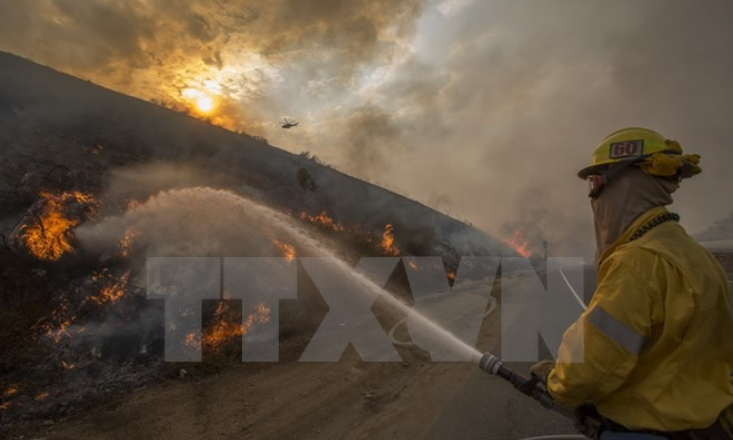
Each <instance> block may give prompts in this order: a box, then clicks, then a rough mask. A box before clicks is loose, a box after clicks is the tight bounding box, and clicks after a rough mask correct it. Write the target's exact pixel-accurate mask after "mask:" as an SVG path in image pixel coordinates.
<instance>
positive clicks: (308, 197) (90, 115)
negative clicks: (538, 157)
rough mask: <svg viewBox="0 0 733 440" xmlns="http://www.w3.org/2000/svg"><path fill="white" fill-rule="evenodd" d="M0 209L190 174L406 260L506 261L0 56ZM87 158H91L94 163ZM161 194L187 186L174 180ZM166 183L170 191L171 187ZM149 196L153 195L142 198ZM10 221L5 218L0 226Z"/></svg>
mask: <svg viewBox="0 0 733 440" xmlns="http://www.w3.org/2000/svg"><path fill="white" fill-rule="evenodd" d="M0 145H1V148H0V168H1V169H2V173H1V175H0V176H1V177H0V206H1V207H2V220H4V221H5V222H6V224H7V222H9V221H10V222H12V218H13V216H14V215H17V214H18V213H19V212H23V210H24V209H27V208H28V206H29V205H30V204H31V203H32V202H33V201H34V200H35V199H36V198H37V194H38V192H39V190H40V189H41V187H42V186H43V180H44V179H45V178H47V177H48V174H49V173H51V174H52V177H56V178H57V180H65V181H66V183H71V182H70V180H73V181H74V182H73V183H74V184H76V185H77V186H79V185H83V186H87V187H89V188H90V189H103V188H109V186H110V171H111V170H114V169H119V168H121V167H126V166H128V167H129V166H131V165H139V164H145V163H167V164H175V166H178V167H183V166H189V167H192V168H194V169H196V170H197V172H198V173H197V176H196V179H193V180H195V183H196V184H199V185H201V184H208V185H211V186H217V187H226V188H230V189H231V188H233V187H237V188H238V192H240V193H243V194H246V195H248V196H249V197H252V198H255V199H257V200H259V201H262V202H264V203H265V204H267V205H269V206H272V207H274V208H276V209H278V210H280V211H283V212H289V213H292V214H294V215H296V216H297V215H299V214H300V213H302V212H306V213H308V214H309V215H311V216H317V215H318V214H320V213H321V212H323V211H326V212H327V213H328V215H329V216H330V217H332V218H333V219H334V220H335V221H337V222H339V223H342V224H345V225H346V224H348V225H359V226H360V227H363V228H367V229H380V230H381V229H382V228H384V226H385V225H386V224H391V225H393V227H394V232H395V235H396V241H397V244H398V245H399V246H401V248H402V249H403V251H404V252H405V253H407V254H416V255H444V256H446V257H449V258H451V259H455V257H456V256H457V255H471V254H496V253H505V254H513V252H512V251H511V250H509V249H508V248H506V246H504V245H503V244H501V242H499V241H498V240H494V239H492V238H491V237H488V236H487V235H485V234H483V233H481V232H479V231H477V230H475V229H473V228H471V227H470V226H467V225H465V224H463V223H462V222H459V221H456V220H454V219H452V218H450V217H447V216H445V215H442V214H441V213H439V212H436V211H434V210H432V209H430V208H428V207H426V206H424V205H421V204H419V203H416V202H414V201H412V200H409V199H407V198H405V197H402V196H400V195H398V194H395V193H393V192H390V191H388V190H385V189H383V188H380V187H377V186H374V185H371V184H369V183H367V182H364V181H361V180H358V179H355V178H353V177H350V176H348V175H345V174H343V173H341V172H339V171H337V170H335V169H333V168H329V167H327V166H323V165H320V164H318V163H315V162H314V161H313V160H310V159H309V157H308V156H305V155H294V154H291V153H288V152H286V151H283V150H281V149H278V148H275V147H272V146H270V145H267V144H265V143H263V142H260V141H258V140H256V139H253V138H251V137H248V136H243V135H239V134H236V133H232V132H229V131H227V130H224V129H221V128H218V127H214V126H211V125H208V124H207V123H205V122H202V121H198V120H195V119H193V118H190V117H188V116H186V115H182V114H178V113H175V112H172V111H170V110H167V109H163V108H160V107H157V106H155V105H152V104H150V103H147V102H144V101H141V100H138V99H135V98H131V97H128V96H124V95H120V94H118V93H115V92H112V91H109V90H106V89H104V88H101V87H98V86H96V85H93V84H91V83H88V82H86V81H83V80H79V79H77V78H73V77H71V76H68V75H64V74H61V73H58V72H56V71H53V70H52V69H49V68H46V67H42V66H39V65H36V64H33V63H31V62H29V61H26V60H24V59H21V58H18V57H16V56H13V55H10V54H0ZM95 153H96V154H95ZM160 180H165V179H162V178H161V179H158V182H156V183H157V184H158V185H159V186H161V187H162V188H160V189H166V188H165V187H173V186H185V185H186V184H190V182H186V181H185V180H186V179H185V178H183V177H180V176H176V177H175V178H171V179H168V181H165V182H161V181H160ZM171 180H174V181H175V182H171ZM148 192H152V191H148ZM9 217H10V218H9Z"/></svg>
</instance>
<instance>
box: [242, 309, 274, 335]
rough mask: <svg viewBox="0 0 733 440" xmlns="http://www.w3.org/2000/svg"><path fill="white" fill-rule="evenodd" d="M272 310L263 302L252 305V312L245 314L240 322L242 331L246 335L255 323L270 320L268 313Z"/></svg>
mask: <svg viewBox="0 0 733 440" xmlns="http://www.w3.org/2000/svg"><path fill="white" fill-rule="evenodd" d="M271 313H272V311H271V310H270V308H269V307H267V306H266V305H265V304H264V303H259V304H257V305H256V306H255V307H254V312H253V313H250V314H249V316H247V319H246V320H245V321H244V322H243V323H242V331H243V333H244V334H245V335H246V334H247V333H249V330H250V329H251V328H252V326H253V325H255V324H267V323H268V322H270V319H271V318H270V314H271Z"/></svg>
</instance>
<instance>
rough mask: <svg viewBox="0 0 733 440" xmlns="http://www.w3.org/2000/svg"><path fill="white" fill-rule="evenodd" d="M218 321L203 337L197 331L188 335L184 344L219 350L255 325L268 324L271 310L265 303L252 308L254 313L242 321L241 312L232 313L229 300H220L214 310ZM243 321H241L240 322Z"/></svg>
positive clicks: (206, 330) (210, 326)
mask: <svg viewBox="0 0 733 440" xmlns="http://www.w3.org/2000/svg"><path fill="white" fill-rule="evenodd" d="M214 317H215V319H216V321H215V322H214V323H213V324H212V325H209V326H207V327H206V329H205V330H204V332H203V337H201V336H200V335H197V334H195V333H190V334H188V335H186V338H185V340H184V344H186V345H187V346H189V347H197V346H198V345H199V344H202V345H203V347H205V348H206V349H207V350H217V349H220V348H221V347H223V346H224V345H226V344H227V342H229V341H231V340H232V339H235V338H241V337H242V336H243V335H246V334H247V333H248V332H249V331H250V330H251V329H252V327H253V326H255V325H257V324H260V325H261V324H267V323H268V322H270V320H271V310H270V308H269V307H267V306H266V305H265V304H264V303H259V304H257V305H256V306H254V307H253V308H252V313H249V314H248V315H247V318H246V319H244V320H243V322H241V321H242V315H241V314H240V313H232V312H231V310H230V309H229V302H228V301H220V302H219V304H218V305H217V307H216V310H215V311H214ZM240 322H241V323H240Z"/></svg>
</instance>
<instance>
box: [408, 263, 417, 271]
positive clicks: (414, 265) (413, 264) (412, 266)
mask: <svg viewBox="0 0 733 440" xmlns="http://www.w3.org/2000/svg"><path fill="white" fill-rule="evenodd" d="M407 265H408V266H410V268H411V269H413V270H420V266H418V265H417V263H415V262H414V261H410V262H409V263H407Z"/></svg>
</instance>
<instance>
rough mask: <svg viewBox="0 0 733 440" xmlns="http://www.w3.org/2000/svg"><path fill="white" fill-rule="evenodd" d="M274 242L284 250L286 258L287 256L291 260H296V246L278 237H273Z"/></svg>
mask: <svg viewBox="0 0 733 440" xmlns="http://www.w3.org/2000/svg"><path fill="white" fill-rule="evenodd" d="M272 244H274V245H275V246H276V247H277V248H278V249H280V250H281V251H282V253H283V255H284V256H285V258H287V260H288V261H289V262H292V261H293V260H295V256H296V254H295V248H294V247H293V246H291V245H289V244H287V243H283V242H282V241H280V240H278V239H276V238H273V239H272Z"/></svg>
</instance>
